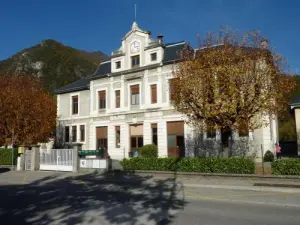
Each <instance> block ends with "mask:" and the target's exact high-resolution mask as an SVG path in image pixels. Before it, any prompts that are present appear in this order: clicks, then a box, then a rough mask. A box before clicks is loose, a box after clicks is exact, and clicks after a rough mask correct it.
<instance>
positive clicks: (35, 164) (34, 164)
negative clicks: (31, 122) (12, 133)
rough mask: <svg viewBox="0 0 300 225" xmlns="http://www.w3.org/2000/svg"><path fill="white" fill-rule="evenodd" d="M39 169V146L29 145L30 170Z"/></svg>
mask: <svg viewBox="0 0 300 225" xmlns="http://www.w3.org/2000/svg"><path fill="white" fill-rule="evenodd" d="M39 169H40V146H39V145H32V146H31V169H30V170H31V171H36V170H39Z"/></svg>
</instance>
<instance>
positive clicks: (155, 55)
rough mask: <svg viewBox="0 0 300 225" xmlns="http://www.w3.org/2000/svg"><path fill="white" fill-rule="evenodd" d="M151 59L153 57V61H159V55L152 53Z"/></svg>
mask: <svg viewBox="0 0 300 225" xmlns="http://www.w3.org/2000/svg"><path fill="white" fill-rule="evenodd" d="M150 57H151V61H156V60H157V53H156V52H154V53H151V54H150Z"/></svg>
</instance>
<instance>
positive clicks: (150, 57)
mask: <svg viewBox="0 0 300 225" xmlns="http://www.w3.org/2000/svg"><path fill="white" fill-rule="evenodd" d="M152 54H156V59H155V60H152ZM157 59H158V54H157V51H155V52H150V53H149V61H150V62H151V63H153V62H157Z"/></svg>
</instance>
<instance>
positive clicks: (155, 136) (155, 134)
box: [151, 123, 157, 145]
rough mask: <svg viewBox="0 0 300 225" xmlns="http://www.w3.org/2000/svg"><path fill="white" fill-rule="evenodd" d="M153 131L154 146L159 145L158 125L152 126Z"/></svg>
mask: <svg viewBox="0 0 300 225" xmlns="http://www.w3.org/2000/svg"><path fill="white" fill-rule="evenodd" d="M151 129H152V144H155V145H157V124H156V123H155V124H151Z"/></svg>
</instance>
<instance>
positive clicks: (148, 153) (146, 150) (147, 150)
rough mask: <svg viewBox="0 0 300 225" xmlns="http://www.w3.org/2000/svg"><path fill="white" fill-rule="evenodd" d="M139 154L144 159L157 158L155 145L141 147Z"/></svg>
mask: <svg viewBox="0 0 300 225" xmlns="http://www.w3.org/2000/svg"><path fill="white" fill-rule="evenodd" d="M141 154H142V157H144V158H153V157H154V158H157V157H158V149H157V146H156V145H153V144H150V145H144V146H143V147H141Z"/></svg>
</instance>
